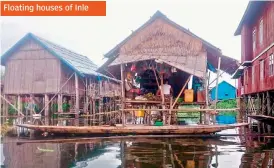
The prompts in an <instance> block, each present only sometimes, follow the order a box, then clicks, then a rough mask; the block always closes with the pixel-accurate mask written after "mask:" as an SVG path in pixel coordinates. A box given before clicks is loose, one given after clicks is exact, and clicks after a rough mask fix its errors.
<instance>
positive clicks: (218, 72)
mask: <svg viewBox="0 0 274 168" xmlns="http://www.w3.org/2000/svg"><path fill="white" fill-rule="evenodd" d="M221 61H222V57H221V56H219V59H218V69H217V78H216V91H215V111H214V112H215V113H216V109H217V102H218V84H219V74H220V66H221ZM213 123H214V124H215V123H216V115H215V114H214V115H213Z"/></svg>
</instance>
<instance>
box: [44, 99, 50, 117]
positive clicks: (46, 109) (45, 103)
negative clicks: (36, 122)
mask: <svg viewBox="0 0 274 168" xmlns="http://www.w3.org/2000/svg"><path fill="white" fill-rule="evenodd" d="M44 100H45V102H44V105H45V106H46V105H47V104H48V103H49V95H47V94H45V99H44ZM48 116H49V106H46V107H45V117H48Z"/></svg>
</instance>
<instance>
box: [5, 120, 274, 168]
mask: <svg viewBox="0 0 274 168" xmlns="http://www.w3.org/2000/svg"><path fill="white" fill-rule="evenodd" d="M221 121H223V120H221ZM241 131H243V130H241V129H230V130H225V131H222V132H220V133H218V134H222V135H224V134H235V133H241ZM273 147H274V139H273V140H272V139H271V137H247V136H235V137H231V136H223V137H221V138H202V137H201V138H178V137H176V138H175V137H169V138H161V137H154V138H149V137H140V138H133V137H128V138H119V137H116V138H115V139H106V138H92V139H85V140H83V139H80V138H78V139H77V140H75V141H73V142H64V141H63V142H55V143H52V142H51V143H49V142H38V141H37V140H31V141H30V140H26V139H18V138H17V137H13V138H12V137H4V138H3V143H2V144H1V145H0V148H1V149H0V151H1V167H5V168H119V167H121V168H160V167H162V168H171V167H172V168H175V167H176V168H177V167H178V168H207V167H210V168H211V167H212V168H213V167H219V168H239V167H243V168H248V167H273V166H272V165H274V160H273V159H274V149H273Z"/></svg>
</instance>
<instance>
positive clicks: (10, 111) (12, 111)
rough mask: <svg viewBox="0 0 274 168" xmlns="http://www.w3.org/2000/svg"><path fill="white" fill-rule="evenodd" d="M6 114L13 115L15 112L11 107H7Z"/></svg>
mask: <svg viewBox="0 0 274 168" xmlns="http://www.w3.org/2000/svg"><path fill="white" fill-rule="evenodd" d="M8 113H9V115H15V114H17V111H16V110H15V108H13V106H11V105H9V107H8Z"/></svg>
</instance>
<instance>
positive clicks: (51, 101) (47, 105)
mask: <svg viewBox="0 0 274 168" xmlns="http://www.w3.org/2000/svg"><path fill="white" fill-rule="evenodd" d="M74 74H75V72H74V73H73V74H71V75H70V77H69V78H68V79H67V81H66V82H65V83H64V84H63V85H62V86H61V88H59V90H58V92H57V93H56V94H55V95H54V96H53V97H52V98H51V99H50V101H49V102H48V104H47V105H45V107H44V108H43V109H42V110H41V111H40V112H39V113H38V114H41V113H42V111H43V110H44V109H45V108H46V107H48V105H49V104H50V103H51V102H52V101H53V99H54V98H55V97H56V96H57V95H58V93H59V92H60V91H61V90H62V88H63V87H64V86H65V85H66V84H67V83H68V81H69V80H70V79H71V78H72V77H73V75H74Z"/></svg>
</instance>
